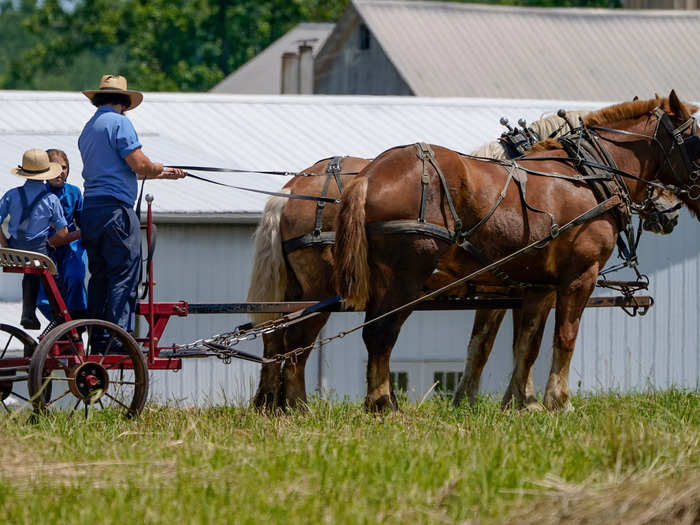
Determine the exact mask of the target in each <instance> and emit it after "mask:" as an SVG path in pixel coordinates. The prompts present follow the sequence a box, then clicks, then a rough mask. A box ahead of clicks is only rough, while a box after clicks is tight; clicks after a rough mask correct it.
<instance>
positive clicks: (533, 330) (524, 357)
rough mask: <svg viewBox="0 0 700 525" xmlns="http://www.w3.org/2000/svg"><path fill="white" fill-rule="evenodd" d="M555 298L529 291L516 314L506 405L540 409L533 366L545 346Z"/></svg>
mask: <svg viewBox="0 0 700 525" xmlns="http://www.w3.org/2000/svg"><path fill="white" fill-rule="evenodd" d="M554 298H555V295H554V293H552V292H550V291H528V292H527V293H526V294H525V295H524V297H523V306H522V308H521V309H519V311H514V312H513V323H514V333H513V365H514V367H513V375H512V376H511V379H510V383H509V385H508V389H507V390H506V393H505V395H504V396H503V402H502V406H503V408H506V407H508V406H514V407H515V408H523V407H524V408H527V409H530V410H538V409H540V408H541V407H540V404H539V403H538V402H537V398H536V397H535V388H534V384H533V380H532V366H533V365H534V364H535V360H536V359H537V354H539V351H540V345H541V343H542V334H543V333H544V327H545V325H546V323H547V317H548V316H549V311H550V310H551V308H552V303H553V302H554Z"/></svg>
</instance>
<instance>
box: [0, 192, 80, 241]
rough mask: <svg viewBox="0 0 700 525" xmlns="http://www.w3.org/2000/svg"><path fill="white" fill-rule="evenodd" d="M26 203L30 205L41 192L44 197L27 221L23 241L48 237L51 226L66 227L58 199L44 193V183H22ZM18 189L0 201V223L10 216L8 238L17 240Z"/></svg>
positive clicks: (19, 211) (58, 228)
mask: <svg viewBox="0 0 700 525" xmlns="http://www.w3.org/2000/svg"><path fill="white" fill-rule="evenodd" d="M22 188H24V191H25V194H26V196H27V202H28V203H31V202H33V201H34V199H35V198H36V197H37V196H38V195H39V194H40V193H42V192H46V195H45V196H44V197H43V198H42V199H41V200H40V201H39V202H38V203H37V205H36V206H35V207H34V209H33V210H32V213H31V215H30V216H29V220H28V227H27V229H26V231H25V232H24V236H23V237H24V239H25V240H33V239H39V238H41V237H47V238H48V236H49V230H50V228H51V226H52V225H53V227H54V228H55V229H56V230H60V229H62V228H65V227H66V226H67V223H66V219H65V216H64V215H63V208H62V207H61V203H60V201H59V200H58V197H56V195H54V194H53V193H50V192H48V191H46V185H45V184H44V181H39V180H28V181H26V182H25V183H24V186H22ZM19 190H20V189H19V187H18V188H12V189H11V190H9V191H8V192H7V193H5V195H3V196H2V199H0V223H2V222H3V221H4V220H5V218H6V217H7V216H8V215H9V216H10V224H9V231H10V236H12V237H14V238H17V237H18V235H19V227H20V220H21V218H22V199H21V197H20V191H19Z"/></svg>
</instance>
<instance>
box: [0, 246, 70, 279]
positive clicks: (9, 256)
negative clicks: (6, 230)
mask: <svg viewBox="0 0 700 525" xmlns="http://www.w3.org/2000/svg"><path fill="white" fill-rule="evenodd" d="M0 266H2V267H3V268H31V269H43V270H46V271H47V272H49V273H50V274H52V275H56V272H57V270H56V265H55V264H54V262H53V261H52V260H51V258H50V257H48V256H47V255H44V254H43V253H38V252H29V251H25V250H13V249H12V248H0Z"/></svg>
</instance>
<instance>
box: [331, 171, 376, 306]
mask: <svg viewBox="0 0 700 525" xmlns="http://www.w3.org/2000/svg"><path fill="white" fill-rule="evenodd" d="M366 199H367V177H358V179H356V180H355V181H353V182H352V183H351V184H350V185H349V186H348V188H347V189H346V190H345V191H344V192H343V198H342V202H341V204H340V210H339V212H338V216H337V219H336V226H335V229H336V234H335V248H334V273H335V275H334V277H335V285H336V291H337V292H338V294H340V295H341V296H342V297H343V298H344V299H345V301H346V304H347V305H348V306H351V307H353V308H354V309H355V310H363V309H364V307H365V304H366V303H367V301H368V300H369V282H370V274H369V264H368V262H367V232H366V231H365V201H366Z"/></svg>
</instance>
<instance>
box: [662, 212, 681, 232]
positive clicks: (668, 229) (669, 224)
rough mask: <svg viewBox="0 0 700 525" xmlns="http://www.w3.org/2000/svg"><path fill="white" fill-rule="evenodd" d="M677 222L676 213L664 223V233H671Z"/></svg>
mask: <svg viewBox="0 0 700 525" xmlns="http://www.w3.org/2000/svg"><path fill="white" fill-rule="evenodd" d="M677 224H678V215H676V216H675V217H673V219H669V220H668V221H666V224H665V225H664V233H671V232H672V231H673V229H674V228H675V227H676V225H677Z"/></svg>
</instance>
